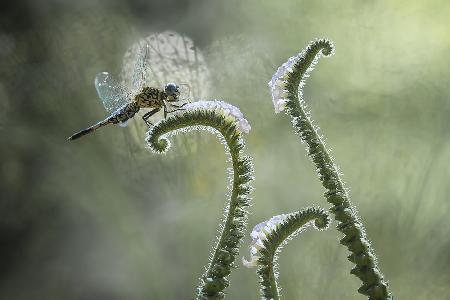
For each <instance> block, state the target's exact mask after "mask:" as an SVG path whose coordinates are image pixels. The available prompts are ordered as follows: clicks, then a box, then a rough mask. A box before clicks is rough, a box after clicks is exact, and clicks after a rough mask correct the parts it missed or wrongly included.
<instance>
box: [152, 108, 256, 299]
mask: <svg viewBox="0 0 450 300" xmlns="http://www.w3.org/2000/svg"><path fill="white" fill-rule="evenodd" d="M234 121H235V120H230V117H229V116H227V115H224V114H222V113H219V112H218V111H217V110H205V109H198V110H195V109H194V110H186V111H184V112H183V113H180V114H177V115H172V116H169V117H168V118H167V119H165V120H162V121H160V122H159V123H157V124H156V125H155V126H154V127H152V128H151V129H150V131H149V133H148V138H147V141H148V143H149V146H150V148H151V149H152V150H154V151H156V152H165V151H166V150H167V149H168V147H169V145H170V143H169V141H168V140H167V138H166V137H165V135H167V134H176V133H179V132H184V131H185V130H186V129H189V128H194V129H204V130H208V131H210V132H213V133H216V134H217V136H218V137H219V139H220V140H221V142H222V143H224V144H225V146H226V148H227V153H228V154H229V156H230V158H231V162H232V167H233V181H232V183H231V185H232V191H231V195H229V198H228V204H227V208H226V212H225V213H226V218H225V222H224V224H223V226H222V227H221V228H222V230H221V234H220V237H219V239H218V242H217V244H216V245H215V247H214V249H213V256H212V258H211V259H210V262H209V264H208V266H207V267H206V271H205V273H204V275H203V276H202V277H201V279H200V286H199V287H198V289H197V298H198V299H221V298H223V297H224V296H225V294H224V292H223V291H224V289H225V288H226V287H227V286H228V285H229V282H228V279H227V277H228V275H229V274H230V273H231V268H232V267H233V264H234V261H235V257H236V255H238V253H239V243H240V241H241V240H242V238H243V236H244V233H245V230H246V226H247V215H248V212H247V207H248V206H249V202H250V198H249V196H248V195H249V193H250V192H251V190H252V187H251V185H250V182H251V181H252V179H253V165H252V161H251V158H250V157H248V156H246V155H244V153H243V150H244V147H245V144H244V140H243V138H242V134H241V131H240V130H239V128H238V126H237V125H236V122H234Z"/></svg>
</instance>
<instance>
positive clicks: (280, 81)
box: [269, 53, 303, 113]
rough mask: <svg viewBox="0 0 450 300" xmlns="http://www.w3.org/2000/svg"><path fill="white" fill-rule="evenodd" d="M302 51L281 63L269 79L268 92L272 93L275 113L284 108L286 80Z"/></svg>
mask: <svg viewBox="0 0 450 300" xmlns="http://www.w3.org/2000/svg"><path fill="white" fill-rule="evenodd" d="M302 54H303V53H299V54H297V55H296V56H292V57H290V58H289V59H288V61H287V62H285V63H284V64H282V65H281V67H279V68H278V70H277V71H276V72H275V74H274V75H273V76H272V80H270V81H269V87H270V92H271V94H272V102H273V106H274V108H275V113H279V112H281V111H283V110H284V109H285V108H286V103H287V101H288V100H287V99H286V96H287V94H286V93H287V91H286V89H285V88H286V82H287V81H286V80H287V77H288V75H289V73H292V71H293V69H292V67H293V66H294V65H295V63H296V62H297V61H298V60H299V58H300V56H301V55H302Z"/></svg>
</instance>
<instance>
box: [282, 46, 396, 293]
mask: <svg viewBox="0 0 450 300" xmlns="http://www.w3.org/2000/svg"><path fill="white" fill-rule="evenodd" d="M332 53H333V45H332V43H331V42H330V41H328V40H324V39H321V40H316V41H313V42H311V43H310V44H309V45H308V46H307V48H306V49H305V50H304V52H302V55H301V57H300V59H299V60H298V61H297V62H296V63H295V65H294V66H293V68H292V69H293V71H292V72H291V73H290V74H289V75H288V78H287V84H286V89H287V91H288V93H287V100H288V101H287V103H286V111H287V114H289V115H290V117H291V119H292V124H293V126H294V129H295V131H296V133H298V134H299V135H300V138H301V141H303V142H306V144H307V151H308V155H309V157H310V158H311V160H312V161H313V162H314V164H315V165H316V167H317V172H318V175H319V178H320V180H321V182H322V185H323V186H324V187H325V189H326V192H325V198H326V199H327V201H328V202H329V203H331V204H333V207H332V208H331V209H330V211H331V212H332V213H333V214H334V216H335V219H336V220H337V221H338V222H339V224H338V225H337V229H338V230H339V231H340V232H342V233H343V234H344V237H343V238H342V239H341V240H340V243H341V244H343V245H345V246H347V248H348V250H349V251H350V252H351V255H350V256H349V257H348V259H349V260H350V261H351V262H353V263H355V264H356V266H355V267H354V268H353V269H352V270H351V273H352V274H354V275H356V276H357V277H358V278H360V279H361V281H362V283H363V285H362V286H361V287H360V288H359V289H358V292H360V293H361V294H363V295H366V296H368V298H369V299H371V300H375V299H392V296H391V295H390V293H389V291H388V284H387V282H386V281H385V280H384V278H383V275H382V274H381V272H380V271H379V269H378V266H377V260H376V257H375V254H374V251H373V249H372V247H371V245H370V243H369V241H368V239H367V237H366V233H365V231H364V227H363V225H362V223H361V221H360V220H359V218H358V216H357V213H356V211H355V209H354V208H353V206H352V204H351V202H350V200H349V195H348V193H347V190H346V188H345V187H344V184H343V182H342V180H341V178H340V176H339V171H338V169H337V167H336V165H335V163H334V161H333V159H332V158H331V157H330V154H329V153H328V151H327V149H326V146H325V143H324V140H323V137H322V136H320V135H319V134H318V132H317V130H318V128H317V127H316V126H313V124H312V122H313V121H312V118H311V116H310V114H309V112H307V111H306V105H305V104H304V101H303V96H302V95H303V93H302V87H303V86H304V78H306V77H305V74H307V72H308V71H310V70H311V68H310V67H311V66H312V65H314V64H315V62H316V61H317V59H318V57H319V56H320V54H324V55H325V56H329V55H331V54H332ZM299 95H300V99H299Z"/></svg>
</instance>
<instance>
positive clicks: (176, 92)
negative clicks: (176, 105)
mask: <svg viewBox="0 0 450 300" xmlns="http://www.w3.org/2000/svg"><path fill="white" fill-rule="evenodd" d="M164 92H165V93H166V94H167V96H169V97H171V98H173V99H178V97H180V87H179V86H178V85H176V84H175V83H168V84H166V86H165V87H164Z"/></svg>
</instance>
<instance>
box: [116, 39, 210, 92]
mask: <svg viewBox="0 0 450 300" xmlns="http://www.w3.org/2000/svg"><path fill="white" fill-rule="evenodd" d="M140 74H143V76H141V75H140ZM140 77H141V78H142V77H143V78H144V79H143V81H144V85H146V86H154V87H161V88H162V87H163V86H164V85H165V84H166V83H168V82H174V83H176V84H187V85H188V86H189V88H187V89H184V93H187V95H182V96H181V98H190V99H191V100H194V99H195V100H198V99H201V98H203V99H204V98H206V97H208V96H210V91H211V79H210V72H209V69H208V67H207V65H206V61H205V58H204V56H203V54H202V52H201V51H200V49H199V48H197V47H196V46H195V45H194V42H193V41H192V40H191V39H190V38H189V37H187V36H185V35H182V34H179V33H177V32H174V31H165V32H161V33H154V34H151V35H149V36H148V37H146V38H144V39H142V40H140V41H139V42H137V43H135V44H133V45H132V46H131V47H130V48H129V49H128V51H127V52H126V54H125V56H124V59H123V69H122V78H123V79H125V80H124V84H125V85H126V81H127V80H126V79H127V78H128V81H129V82H128V84H130V85H131V86H137V85H136V84H134V83H133V82H138V80H135V79H131V82H130V78H140Z"/></svg>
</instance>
